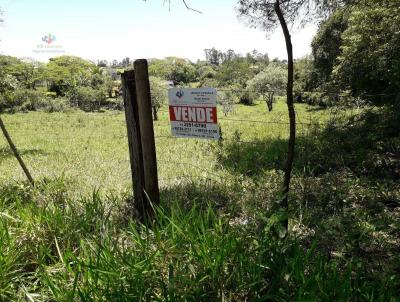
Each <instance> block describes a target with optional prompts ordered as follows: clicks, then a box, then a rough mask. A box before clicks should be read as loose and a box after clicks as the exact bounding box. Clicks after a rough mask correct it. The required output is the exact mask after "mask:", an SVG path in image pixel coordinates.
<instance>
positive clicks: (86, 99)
mask: <svg viewBox="0 0 400 302" xmlns="http://www.w3.org/2000/svg"><path fill="white" fill-rule="evenodd" d="M69 100H70V102H71V104H72V105H73V106H76V107H79V108H80V109H82V110H84V111H94V110H99V109H100V107H101V106H102V105H103V104H104V103H105V101H106V92H105V91H103V90H96V89H93V88H91V87H77V88H75V89H74V90H73V91H72V92H71V93H70V95H69Z"/></svg>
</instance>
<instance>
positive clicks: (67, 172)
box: [0, 102, 329, 193]
mask: <svg viewBox="0 0 400 302" xmlns="http://www.w3.org/2000/svg"><path fill="white" fill-rule="evenodd" d="M161 110H162V112H160V120H159V121H157V122H155V132H156V137H157V139H156V145H157V158H158V160H159V161H158V168H159V177H160V185H161V186H166V185H169V184H171V183H173V182H179V179H181V180H182V178H183V179H187V178H194V179H196V178H203V179H204V178H206V179H207V178H211V179H215V180H216V181H221V179H223V180H227V179H229V178H230V177H235V176H237V173H236V172H238V171H233V169H232V165H233V164H234V161H236V159H235V158H232V162H231V163H229V162H228V163H226V162H227V161H229V160H230V159H229V158H225V161H224V162H221V161H218V158H217V157H218V154H219V153H221V152H217V151H218V150H216V149H217V147H218V143H217V142H213V141H202V140H195V139H174V138H172V137H168V136H170V126H169V122H168V116H167V113H166V112H165V111H166V110H165V109H161ZM220 111H221V112H222V110H220ZM297 112H298V119H299V120H300V121H306V122H308V121H309V120H310V119H312V120H314V121H324V120H327V119H328V118H329V113H328V112H323V111H321V112H312V111H309V110H308V107H307V106H306V105H299V106H297ZM226 118H227V119H232V120H226V119H224V116H222V114H220V125H221V128H222V135H223V138H224V139H225V140H226V141H227V149H228V150H219V151H222V153H224V151H226V152H230V153H233V150H231V148H232V147H233V145H232V144H230V143H236V145H239V144H240V142H239V141H244V143H242V144H246V142H253V143H257V144H265V145H266V146H265V148H264V149H266V150H267V151H266V153H269V154H268V155H267V156H265V155H261V156H262V160H263V161H262V162H260V161H257V162H255V163H256V164H258V165H259V166H260V167H266V166H268V157H277V156H279V157H281V155H280V154H279V155H278V153H282V151H283V152H284V150H285V149H286V147H285V146H284V145H277V144H276V142H277V141H279V140H282V139H285V138H286V137H287V132H288V125H287V124H284V123H286V122H287V114H286V108H285V105H284V103H283V102H279V103H278V104H277V105H276V107H275V109H274V111H273V112H271V113H268V112H267V109H266V105H265V104H259V105H256V106H241V105H237V108H236V113H234V114H230V115H229V116H228V117H226ZM235 120H239V121H235ZM4 121H5V123H6V125H7V127H8V130H9V132H10V134H11V136H12V138H13V140H14V141H15V144H16V145H17V147H18V148H19V149H20V152H21V154H22V155H23V158H24V159H25V161H26V162H27V165H28V166H29V167H30V169H31V170H32V174H33V176H34V177H35V178H36V179H38V180H40V179H43V178H46V177H47V178H49V177H50V178H54V177H60V176H64V177H65V178H66V179H67V180H69V181H71V182H74V188H75V190H76V191H79V192H86V193H88V192H90V191H91V190H92V189H94V188H97V189H101V190H102V191H115V192H122V191H125V190H128V189H130V171H129V154H128V147H127V137H126V126H125V116H124V114H123V112H105V113H84V112H81V111H77V112H71V113H44V112H32V113H28V114H24V113H18V114H14V115H5V116H4ZM251 121H262V122H261V123H260V122H251ZM265 122H266V123H265ZM270 122H278V123H283V124H275V123H270ZM305 131H307V126H303V125H299V135H302V134H303V133H304V132H305ZM247 145H249V143H248V144H247ZM250 145H251V144H250ZM268 145H271V148H269V146H268ZM238 148H240V146H238ZM282 148H283V150H282ZM0 152H1V153H0V154H1V158H0V167H1V171H2V173H1V175H0V183H3V184H4V183H7V182H10V180H15V181H19V180H23V179H24V176H23V174H22V171H21V169H20V167H19V166H18V164H17V162H16V161H15V158H14V157H13V156H12V154H11V153H10V151H9V149H8V146H7V143H6V141H5V139H4V138H1V139H0ZM220 155H221V154H220ZM230 155H231V156H234V154H227V156H230ZM250 155H251V156H253V154H250ZM271 159H272V158H271ZM248 160H249V161H253V160H254V159H253V158H249V159H248ZM264 160H265V161H264ZM224 163H225V164H226V166H224ZM249 168H251V169H258V168H259V167H251V166H249Z"/></svg>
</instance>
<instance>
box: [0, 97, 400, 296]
mask: <svg viewBox="0 0 400 302" xmlns="http://www.w3.org/2000/svg"><path fill="white" fill-rule="evenodd" d="M296 109H297V119H298V122H299V125H298V131H297V133H298V140H297V146H296V153H297V156H296V160H295V164H294V170H293V182H292V189H291V193H290V198H289V199H290V213H288V215H289V228H290V235H289V236H287V237H286V238H284V239H283V238H282V236H281V235H282V227H281V224H280V223H279V222H280V220H281V219H283V218H284V217H285V216H284V215H286V214H282V213H281V212H279V210H278V209H277V206H276V205H277V203H276V202H275V201H277V200H278V199H279V198H280V191H281V185H282V174H283V172H282V166H283V163H284V159H285V156H286V149H287V133H288V125H287V109H286V106H285V104H284V103H283V102H281V101H279V102H278V103H277V104H276V105H275V108H274V110H273V112H272V113H268V112H267V109H266V105H265V104H258V105H254V106H240V105H238V106H237V107H236V112H235V113H232V114H230V115H228V116H227V117H224V116H222V115H221V114H220V116H219V118H220V121H219V122H220V125H221V129H222V136H223V140H222V141H202V140H193V139H176V138H172V137H170V129H169V122H168V119H167V118H168V117H167V113H166V108H163V109H162V111H161V112H160V120H159V121H156V122H155V123H154V124H155V131H156V147H157V158H158V169H159V178H160V187H161V197H162V202H161V207H160V208H159V209H157V211H158V221H157V224H156V225H153V226H152V228H151V229H148V228H145V227H143V226H142V225H140V224H139V223H138V222H137V221H136V220H135V219H134V215H133V216H130V214H131V212H130V211H129V210H130V208H129V200H130V199H129V198H128V197H129V195H131V180H130V171H129V155H128V147H127V138H126V128H125V122H124V120H125V118H124V114H123V113H122V112H111V111H107V112H97V113H84V112H81V111H73V112H68V113H43V112H30V113H26V114H24V113H18V114H13V115H3V116H2V118H3V119H4V122H5V124H6V126H7V128H8V130H9V132H10V134H11V136H12V138H13V139H14V141H15V144H16V145H17V147H18V148H19V150H20V152H21V154H22V156H23V158H24V159H25V161H26V163H27V165H28V166H29V168H30V169H31V171H32V174H33V176H34V178H35V180H36V181H37V186H36V188H34V189H32V188H30V187H29V186H28V185H27V183H26V181H25V178H24V176H23V174H22V172H21V170H20V168H19V166H18V164H17V162H16V160H15V159H14V157H13V156H12V153H10V151H9V149H8V147H7V145H6V142H5V140H4V139H3V138H1V139H0V171H1V173H0V301H398V299H399V297H400V295H399V291H398V289H399V288H400V278H399V275H400V274H399V271H400V258H399V253H398V251H399V248H400V240H399V238H400V236H399V231H398V230H399V229H400V207H399V200H400V185H399V179H400V169H399V167H400V160H399V157H398V154H400V139H399V135H398V133H399V131H398V129H400V125H399V123H400V122H399V120H398V118H397V116H396V114H388V113H387V112H386V111H384V110H383V109H382V110H381V109H374V110H370V111H368V110H366V111H365V112H356V111H350V110H349V111H340V114H339V115H337V114H334V113H333V112H332V111H330V110H321V109H319V108H316V107H310V106H307V105H303V104H297V105H296ZM220 112H221V110H220ZM390 112H392V113H393V112H396V111H393V110H392V111H390ZM355 113H358V115H357V116H353V115H354V114H355ZM306 124H307V125H306ZM308 124H311V125H308Z"/></svg>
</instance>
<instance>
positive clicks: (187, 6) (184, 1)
mask: <svg viewBox="0 0 400 302" xmlns="http://www.w3.org/2000/svg"><path fill="white" fill-rule="evenodd" d="M182 1H183V4H185V6H186V8H187V9H188V10H191V11H194V12H196V13H199V14H202V12H201V11H199V10H197V9H194V8H192V7H190V6H189V5H188V4H187V3H186V0H182Z"/></svg>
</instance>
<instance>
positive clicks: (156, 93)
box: [150, 77, 168, 121]
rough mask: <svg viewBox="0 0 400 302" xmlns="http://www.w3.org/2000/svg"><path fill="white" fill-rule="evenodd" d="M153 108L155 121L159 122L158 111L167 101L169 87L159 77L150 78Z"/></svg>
mask: <svg viewBox="0 0 400 302" xmlns="http://www.w3.org/2000/svg"><path fill="white" fill-rule="evenodd" d="M150 90H151V107H152V111H153V119H154V120H155V121H157V120H158V116H157V113H158V110H159V109H160V108H161V106H162V105H163V104H165V102H166V100H167V97H168V96H167V85H166V83H165V81H164V80H162V79H160V78H157V77H150Z"/></svg>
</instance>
